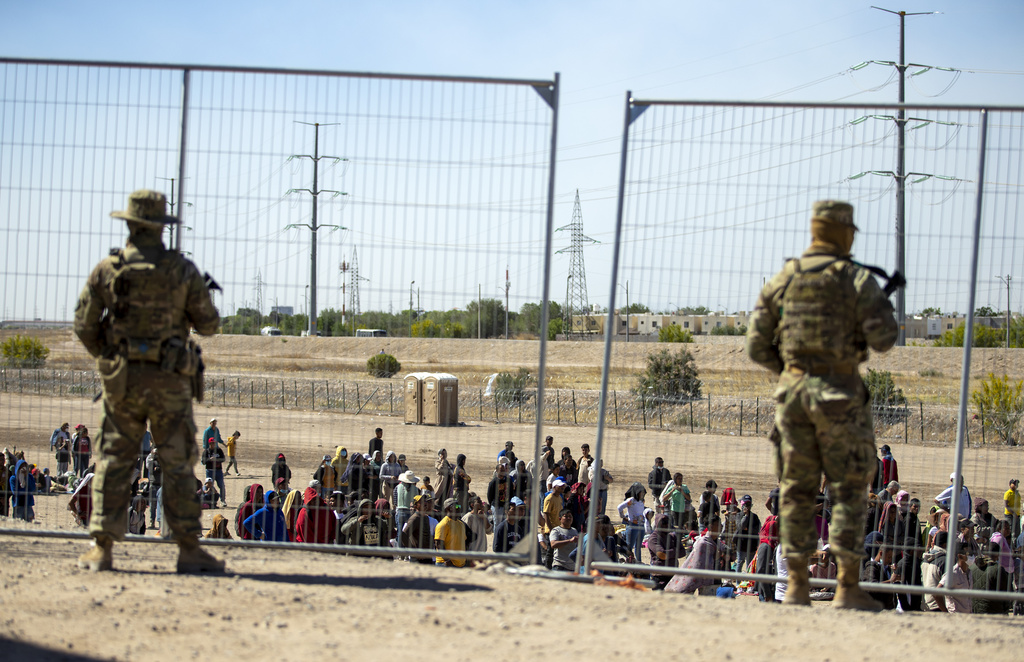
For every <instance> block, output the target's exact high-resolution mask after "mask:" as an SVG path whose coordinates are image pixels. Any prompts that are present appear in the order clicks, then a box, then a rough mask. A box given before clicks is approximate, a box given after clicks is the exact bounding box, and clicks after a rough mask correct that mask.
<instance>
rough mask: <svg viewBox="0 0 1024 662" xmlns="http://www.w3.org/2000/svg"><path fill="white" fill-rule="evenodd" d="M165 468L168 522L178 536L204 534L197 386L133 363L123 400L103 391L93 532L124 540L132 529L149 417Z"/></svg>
mask: <svg viewBox="0 0 1024 662" xmlns="http://www.w3.org/2000/svg"><path fill="white" fill-rule="evenodd" d="M147 420H148V421H149V423H150V429H151V431H152V433H153V445H154V446H156V454H157V458H158V459H159V462H160V468H161V470H162V477H163V479H162V485H163V518H164V519H163V521H164V522H166V525H167V526H168V527H169V528H170V530H171V533H172V534H173V536H174V538H176V539H178V540H181V539H183V538H189V537H191V538H195V537H198V536H199V534H200V533H201V528H200V525H199V516H200V508H199V499H198V498H197V497H196V477H195V473H194V472H193V466H194V465H195V463H196V460H197V459H198V451H197V449H196V439H195V435H196V425H195V421H194V420H193V418H192V387H191V384H190V383H189V380H188V379H187V378H185V377H182V376H181V375H178V374H175V373H170V372H164V371H162V370H160V368H159V366H158V365H156V364H151V363H130V364H129V365H128V387H127V389H126V394H125V396H124V398H123V399H122V400H120V401H119V402H110V401H109V400H108V396H107V394H106V393H104V394H103V418H102V422H101V425H100V427H101V429H100V434H99V436H98V443H97V453H96V455H97V461H96V476H95V477H94V478H93V481H92V495H93V510H92V517H91V518H90V520H89V533H90V534H91V535H92V536H93V537H97V536H108V537H110V538H113V539H115V540H123V539H124V535H125V532H126V531H127V528H128V504H129V501H130V497H131V482H130V479H131V475H132V470H133V468H134V467H135V466H136V462H137V461H138V459H139V441H140V440H141V439H142V435H143V433H144V432H145V431H146V421H147Z"/></svg>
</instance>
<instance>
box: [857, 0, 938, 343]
mask: <svg viewBox="0 0 1024 662" xmlns="http://www.w3.org/2000/svg"><path fill="white" fill-rule="evenodd" d="M871 8H872V9H877V10H879V11H884V12H886V13H889V14H895V15H896V16H899V17H900V59H899V62H897V63H896V70H897V71H898V72H899V87H898V90H899V91H898V99H897V100H898V102H899V104H900V105H899V108H897V110H896V270H897V271H899V272H900V273H901V274H904V275H906V273H907V258H906V227H905V224H904V223H905V220H906V213H907V201H906V183H907V178H906V172H905V170H906V150H907V145H906V128H907V111H906V110H904V108H903V102H904V98H905V90H906V87H905V85H906V81H905V77H906V73H907V64H906V57H905V44H904V38H905V35H906V30H905V23H906V18H907V16H926V15H928V14H937V13H938V12H931V11H929V12H912V13H908V12H905V11H893V10H891V9H884V8H882V7H876V6H874V5H872V6H871ZM896 322H897V324H899V335H897V337H896V344H897V345H899V346H900V347H902V346H904V345H906V344H907V299H906V291H905V288H902V287H901V288H899V289H898V290H896Z"/></svg>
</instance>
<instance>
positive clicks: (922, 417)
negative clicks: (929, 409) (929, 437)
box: [917, 400, 924, 443]
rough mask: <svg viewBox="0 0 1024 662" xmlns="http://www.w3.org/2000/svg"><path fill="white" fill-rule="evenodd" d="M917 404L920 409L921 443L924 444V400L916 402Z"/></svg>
mask: <svg viewBox="0 0 1024 662" xmlns="http://www.w3.org/2000/svg"><path fill="white" fill-rule="evenodd" d="M917 404H918V405H919V406H920V407H921V443H924V400H918V401H917Z"/></svg>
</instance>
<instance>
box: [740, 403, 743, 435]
mask: <svg viewBox="0 0 1024 662" xmlns="http://www.w3.org/2000/svg"><path fill="white" fill-rule="evenodd" d="M740 436H741V437H742V436H743V401H742V400H740Z"/></svg>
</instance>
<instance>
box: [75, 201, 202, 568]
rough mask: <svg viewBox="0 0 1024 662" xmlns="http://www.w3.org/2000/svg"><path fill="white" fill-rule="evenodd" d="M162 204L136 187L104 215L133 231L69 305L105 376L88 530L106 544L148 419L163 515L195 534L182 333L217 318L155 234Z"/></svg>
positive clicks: (120, 514) (121, 519)
mask: <svg viewBox="0 0 1024 662" xmlns="http://www.w3.org/2000/svg"><path fill="white" fill-rule="evenodd" d="M165 205H166V200H165V198H164V196H163V195H162V194H160V193H156V192H153V191H136V192H135V193H133V194H132V195H131V197H130V198H129V210H128V211H127V212H114V213H112V214H111V216H116V217H119V218H124V219H126V220H127V221H128V222H129V227H130V228H131V236H130V238H129V240H128V242H127V246H126V248H124V249H122V250H112V251H111V253H110V256H108V257H107V258H105V259H104V260H102V261H101V262H100V263H99V264H98V265H97V266H96V268H95V269H93V271H92V273H91V274H90V276H89V280H88V282H87V284H86V286H85V288H84V289H83V290H82V293H81V295H80V296H79V300H78V307H77V308H76V309H75V326H74V330H75V334H76V335H77V336H78V338H79V339H80V340H81V341H82V344H83V345H85V348H86V349H87V350H88V351H89V353H90V354H92V355H93V356H94V357H96V361H97V369H98V371H99V372H100V375H101V376H102V378H103V416H102V423H101V430H100V433H99V435H98V461H97V464H96V476H95V478H94V479H93V483H92V485H93V488H92V489H93V512H92V518H91V520H90V522H89V533H90V534H91V535H92V536H93V538H94V539H96V540H97V541H100V543H101V545H102V544H105V545H106V546H107V548H108V549H109V544H110V542H111V541H112V540H122V539H124V534H125V531H126V528H127V527H126V520H127V512H128V501H129V491H130V487H131V485H130V482H129V480H130V476H131V473H132V469H133V467H134V466H135V464H136V462H137V460H138V454H139V439H141V438H142V436H143V433H145V431H146V421H147V420H148V421H149V422H150V425H151V428H152V435H153V444H154V446H155V447H156V451H157V457H158V458H159V463H160V467H161V469H162V472H163V513H164V518H165V521H166V523H167V525H168V526H169V528H170V530H171V532H172V534H173V536H174V537H175V538H176V539H177V540H178V541H179V542H181V541H194V540H195V539H197V538H198V536H199V534H200V533H201V529H200V524H199V516H200V508H199V502H198V500H197V499H196V495H195V491H196V487H195V486H196V479H195V474H194V473H193V465H194V464H195V462H196V459H197V450H196V442H195V433H196V426H195V422H194V421H193V418H192V397H193V395H194V389H195V388H196V387H195V386H194V383H195V382H196V380H197V378H198V380H201V378H202V368H201V357H200V355H199V349H198V346H197V345H196V344H195V342H194V341H192V340H191V339H190V337H189V331H190V330H191V329H192V328H194V329H195V330H196V331H198V332H199V333H201V334H203V335H210V334H212V333H214V332H215V331H216V330H217V326H218V324H219V316H218V314H217V310H216V308H214V306H213V302H212V300H211V298H210V293H209V291H208V290H207V287H206V284H205V282H204V278H203V276H202V275H201V274H200V273H199V271H198V270H197V269H196V267H195V265H194V264H192V262H190V261H189V260H187V259H185V258H184V257H182V256H181V255H180V254H179V253H178V252H176V251H174V250H168V249H166V248H165V247H164V245H163V242H162V241H161V238H160V234H161V230H162V228H163V224H164V223H167V222H174V221H175V219H172V218H170V217H167V216H166V215H165V213H164V209H165ZM199 388H201V387H199ZM200 397H201V394H200ZM108 556H109V555H108ZM108 567H109V562H108ZM93 569H97V568H93ZM99 569H106V568H99ZM179 569H180V567H179Z"/></svg>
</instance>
